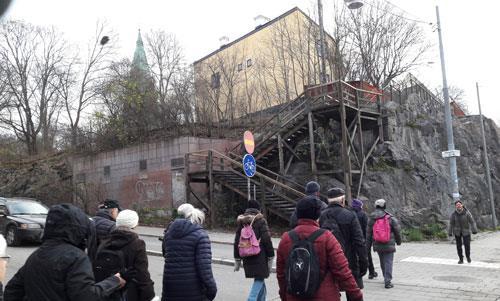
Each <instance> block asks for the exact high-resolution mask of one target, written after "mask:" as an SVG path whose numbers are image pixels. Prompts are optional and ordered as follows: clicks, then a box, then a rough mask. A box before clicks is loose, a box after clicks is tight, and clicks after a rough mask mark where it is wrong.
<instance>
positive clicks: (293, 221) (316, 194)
mask: <svg viewBox="0 0 500 301" xmlns="http://www.w3.org/2000/svg"><path fill="white" fill-rule="evenodd" d="M320 190H321V186H320V185H319V183H318V182H316V181H310V182H308V183H307V184H306V187H305V189H304V191H305V194H306V195H307V196H308V197H310V198H309V199H310V200H311V201H314V202H316V204H317V206H319V207H320V208H321V210H325V209H326V206H327V205H326V201H323V200H322V196H321V195H320ZM299 201H300V200H299ZM297 220H298V219H297V208H295V210H294V211H293V213H292V215H291V216H290V228H292V229H293V228H295V226H297Z"/></svg>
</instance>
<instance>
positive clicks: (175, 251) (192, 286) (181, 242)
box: [161, 204, 217, 301]
mask: <svg viewBox="0 0 500 301" xmlns="http://www.w3.org/2000/svg"><path fill="white" fill-rule="evenodd" d="M177 213H178V215H179V217H178V218H176V219H175V220H174V221H173V222H172V223H171V224H170V226H169V227H168V229H167V230H166V232H165V236H164V238H163V247H162V249H163V254H164V257H165V265H164V270H163V293H162V299H161V300H162V301H177V300H179V301H180V300H183V301H202V300H207V299H208V300H214V299H215V295H216V294H217V285H216V284H215V280H214V277H213V273H212V249H211V245H210V240H209V238H208V234H207V232H206V231H205V230H204V229H203V228H202V226H201V225H202V224H203V223H204V221H205V214H204V213H203V211H201V210H199V209H196V208H194V207H193V206H192V205H191V204H182V205H181V206H179V208H177Z"/></svg>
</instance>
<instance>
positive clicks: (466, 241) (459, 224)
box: [448, 200, 477, 264]
mask: <svg viewBox="0 0 500 301" xmlns="http://www.w3.org/2000/svg"><path fill="white" fill-rule="evenodd" d="M471 233H472V234H476V233H477V226H476V222H475V221H474V218H473V217H472V214H471V213H470V211H469V210H468V209H467V208H465V206H464V205H463V203H462V201H460V200H457V201H455V211H453V213H452V214H451V216H450V227H449V229H448V235H449V236H453V235H455V241H456V244H457V254H458V264H463V263H464V254H463V252H462V242H463V245H464V246H465V257H467V262H468V263H471V258H470V237H471Z"/></svg>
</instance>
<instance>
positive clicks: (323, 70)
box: [318, 0, 326, 84]
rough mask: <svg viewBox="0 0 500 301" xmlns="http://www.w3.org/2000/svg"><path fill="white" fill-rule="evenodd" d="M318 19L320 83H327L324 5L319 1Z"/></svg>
mask: <svg viewBox="0 0 500 301" xmlns="http://www.w3.org/2000/svg"><path fill="white" fill-rule="evenodd" d="M318 19H319V44H320V45H319V48H320V50H319V51H320V63H321V66H320V67H321V71H320V72H321V73H320V75H319V79H320V82H321V83H322V84H324V83H326V63H325V48H326V47H325V28H324V27H323V4H322V3H321V0H318Z"/></svg>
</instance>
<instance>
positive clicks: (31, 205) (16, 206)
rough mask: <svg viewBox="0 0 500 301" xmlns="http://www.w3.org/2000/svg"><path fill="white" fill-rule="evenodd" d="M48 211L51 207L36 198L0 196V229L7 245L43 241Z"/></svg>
mask: <svg viewBox="0 0 500 301" xmlns="http://www.w3.org/2000/svg"><path fill="white" fill-rule="evenodd" d="M48 211H49V208H47V207H46V206H45V205H43V204H42V203H40V202H38V201H36V200H34V199H28V198H0V231H1V233H3V234H4V236H5V240H6V241H7V245H9V246H17V245H19V244H21V242H23V241H35V242H39V241H41V238H42V235H43V229H44V228H45V220H46V218H47V213H48Z"/></svg>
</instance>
